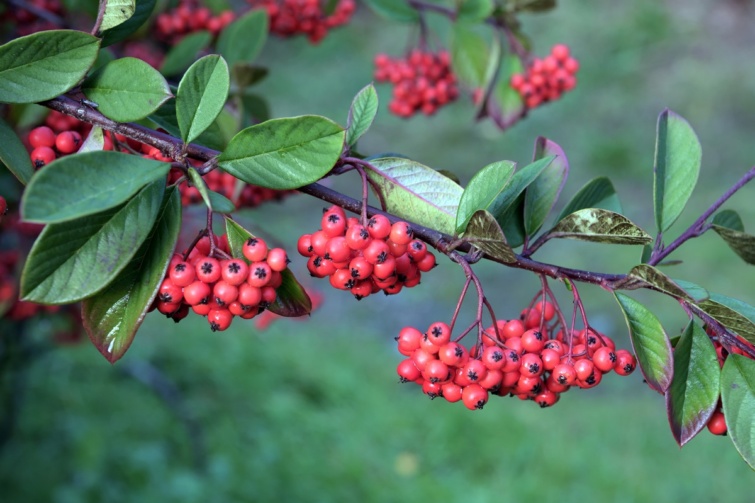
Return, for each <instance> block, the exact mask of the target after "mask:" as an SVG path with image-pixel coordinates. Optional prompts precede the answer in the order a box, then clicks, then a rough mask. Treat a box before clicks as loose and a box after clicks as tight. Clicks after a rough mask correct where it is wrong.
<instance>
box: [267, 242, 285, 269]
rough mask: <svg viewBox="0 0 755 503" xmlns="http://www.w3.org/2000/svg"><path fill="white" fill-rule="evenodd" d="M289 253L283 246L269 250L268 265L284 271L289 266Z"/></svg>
mask: <svg viewBox="0 0 755 503" xmlns="http://www.w3.org/2000/svg"><path fill="white" fill-rule="evenodd" d="M288 263H289V260H288V254H287V253H286V250H284V249H283V248H272V249H271V250H269V251H268V252H267V265H269V266H270V269H272V270H273V271H277V272H283V271H285V270H286V268H287V267H288Z"/></svg>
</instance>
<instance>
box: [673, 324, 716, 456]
mask: <svg viewBox="0 0 755 503" xmlns="http://www.w3.org/2000/svg"><path fill="white" fill-rule="evenodd" d="M720 378H721V367H720V366H719V364H718V357H717V356H716V349H715V348H714V347H713V343H712V342H711V341H710V338H709V337H708V335H707V334H706V333H705V330H703V328H702V327H701V326H700V325H698V324H697V323H695V322H694V321H690V323H689V324H688V325H687V328H686V329H685V330H684V333H683V334H682V336H681V338H680V339H679V341H678V342H677V343H676V345H675V346H674V379H673V381H671V386H669V388H668V390H667V391H666V410H667V412H668V420H669V425H670V426H671V433H672V434H673V435H674V439H676V442H677V443H678V444H679V446H680V447H681V446H683V445H684V444H686V443H687V442H689V441H690V440H691V439H692V438H693V437H694V436H695V435H697V433H698V432H699V431H700V430H701V429H703V428H704V427H705V425H706V424H707V422H708V420H709V419H710V416H711V415H712V414H713V412H714V411H715V410H716V406H717V405H718V397H719V382H720Z"/></svg>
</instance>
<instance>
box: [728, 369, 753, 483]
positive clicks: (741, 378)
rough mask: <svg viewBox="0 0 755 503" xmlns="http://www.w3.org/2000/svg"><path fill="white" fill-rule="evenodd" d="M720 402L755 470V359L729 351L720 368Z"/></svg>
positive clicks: (730, 430) (739, 447)
mask: <svg viewBox="0 0 755 503" xmlns="http://www.w3.org/2000/svg"><path fill="white" fill-rule="evenodd" d="M721 403H722V405H723V412H724V417H725V418H726V429H727V433H728V435H729V437H730V438H731V441H732V442H734V447H736V448H737V451H739V455H740V456H742V459H744V460H745V461H746V462H747V464H748V465H750V468H752V469H754V470H755V361H752V360H750V359H749V358H747V357H745V356H742V355H737V354H730V355H729V356H728V357H727V358H726V363H725V364H724V368H723V370H722V371H721Z"/></svg>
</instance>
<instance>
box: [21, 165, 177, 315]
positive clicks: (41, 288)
mask: <svg viewBox="0 0 755 503" xmlns="http://www.w3.org/2000/svg"><path fill="white" fill-rule="evenodd" d="M164 188H165V182H164V181H162V180H160V181H157V182H154V183H152V184H150V185H148V186H147V187H145V188H144V189H142V191H141V192H140V193H139V194H137V195H136V196H135V197H134V198H133V199H131V201H129V202H128V203H126V204H125V205H123V206H121V207H118V208H113V209H110V210H107V211H104V212H102V213H97V214H96V215H90V216H87V217H84V218H80V219H78V220H71V221H69V222H63V223H57V224H50V225H48V226H46V227H45V228H44V230H43V231H42V233H41V234H40V235H39V237H38V238H37V241H36V242H35V243H34V246H33V247H32V249H31V251H30V252H29V257H28V259H27V261H26V264H25V265H24V271H23V275H22V276H21V296H22V298H23V300H27V301H32V302H38V303H40V304H69V303H71V302H77V301H79V300H82V299H85V298H87V297H91V296H92V295H94V294H96V293H97V292H99V291H100V290H102V289H103V288H105V287H106V286H107V285H108V284H109V283H110V282H111V281H113V279H115V277H116V276H117V275H118V273H119V272H120V271H121V270H123V268H124V267H126V265H127V264H128V263H129V261H130V260H131V258H133V256H134V254H135V253H136V251H137V250H138V249H139V246H141V244H142V243H143V242H144V240H145V239H147V235H148V234H149V230H150V229H151V228H152V224H153V223H154V222H155V219H156V218H157V213H158V210H159V209H160V203H161V201H162V195H163V191H164Z"/></svg>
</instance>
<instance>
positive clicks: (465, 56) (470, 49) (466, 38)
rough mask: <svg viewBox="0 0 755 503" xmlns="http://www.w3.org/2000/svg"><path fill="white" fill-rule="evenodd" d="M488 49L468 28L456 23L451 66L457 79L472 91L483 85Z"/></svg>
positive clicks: (480, 37) (481, 38) (452, 41)
mask: <svg viewBox="0 0 755 503" xmlns="http://www.w3.org/2000/svg"><path fill="white" fill-rule="evenodd" d="M489 54H490V49H489V48H488V42H487V41H486V40H485V38H483V37H482V36H481V35H480V34H479V33H477V32H476V31H474V30H473V29H471V28H470V27H468V26H466V25H464V24H461V23H456V24H455V25H454V29H453V39H452V40H451V65H452V66H453V69H454V73H455V74H456V76H457V78H458V79H459V80H460V81H461V82H463V83H464V84H466V85H467V86H469V87H471V88H472V89H477V88H481V87H483V86H484V84H485V75H486V70H487V68H488V56H489Z"/></svg>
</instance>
